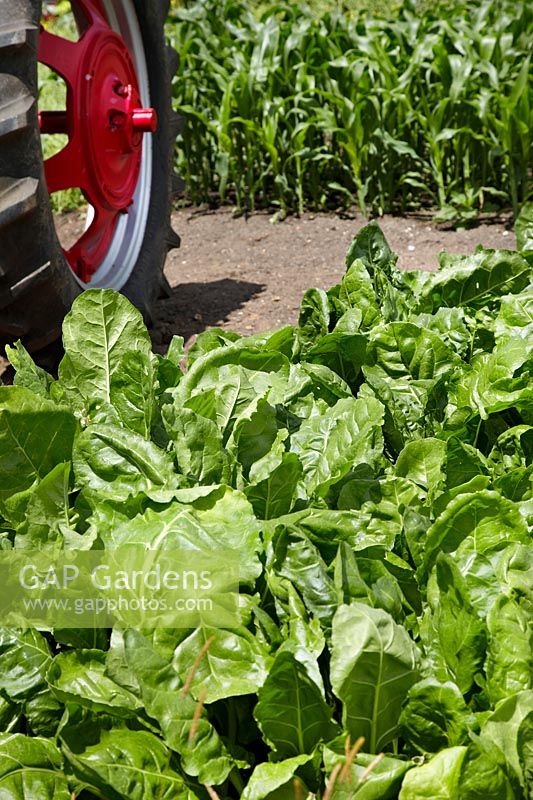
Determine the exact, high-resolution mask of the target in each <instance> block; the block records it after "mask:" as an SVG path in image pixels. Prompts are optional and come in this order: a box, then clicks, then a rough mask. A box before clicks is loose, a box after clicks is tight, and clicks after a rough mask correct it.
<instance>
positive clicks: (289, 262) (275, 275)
mask: <svg viewBox="0 0 533 800" xmlns="http://www.w3.org/2000/svg"><path fill="white" fill-rule="evenodd" d="M173 224H174V228H175V229H176V230H177V231H178V232H179V233H180V235H181V237H182V246H181V249H180V250H174V251H173V252H172V253H170V255H169V258H168V261H167V264H166V268H165V273H166V276H167V278H168V281H169V284H170V286H171V287H172V295H171V296H170V297H168V298H164V299H161V300H160V301H159V303H158V307H157V319H156V324H155V328H154V331H153V340H154V349H155V350H156V351H158V352H164V351H165V348H166V346H167V345H168V342H169V341H170V339H171V338H172V336H173V335H174V334H179V335H181V336H183V337H184V338H185V340H186V342H188V343H191V342H192V341H193V340H194V337H195V336H196V335H197V334H198V333H200V332H201V331H203V330H205V329H206V328H208V327H213V326H219V327H222V328H226V329H231V330H235V331H237V332H238V333H242V334H249V333H254V332H257V331H261V330H268V329H271V328H276V327H279V326H280V325H284V324H287V323H294V322H296V320H297V318H298V308H299V304H300V300H301V297H302V295H303V293H304V292H305V290H306V289H308V288H309V287H311V286H316V287H321V288H324V289H327V288H329V287H330V286H332V285H333V284H335V283H337V282H338V281H339V279H340V278H341V276H342V274H343V271H344V257H345V254H346V251H347V248H348V245H349V244H350V241H351V239H352V237H353V236H354V235H355V234H356V233H357V231H358V230H359V229H360V228H361V227H362V226H363V225H364V224H365V220H364V218H363V217H362V216H361V215H358V214H353V215H350V214H346V215H343V216H342V217H341V216H336V215H333V214H305V215H304V216H302V217H300V218H297V217H290V218H288V219H287V220H285V221H284V222H280V223H276V224H273V223H272V222H271V217H270V216H269V215H268V214H259V213H258V214H253V215H251V216H249V217H248V218H247V219H245V218H243V217H240V218H235V217H234V216H233V214H232V212H231V210H228V209H220V210H217V211H208V212H204V211H198V210H195V209H184V210H180V211H176V212H175V213H174V219H173ZM380 225H381V226H382V228H383V231H384V233H385V236H386V237H387V239H388V241H389V244H390V245H391V247H392V249H393V250H394V251H395V252H397V253H398V255H399V262H398V264H399V266H400V267H401V268H403V269H435V268H436V267H437V259H438V253H439V252H440V251H441V250H448V251H449V252H452V253H464V254H466V253H471V252H473V250H474V249H475V248H476V246H477V245H478V244H483V245H485V246H486V247H494V248H506V249H513V248H514V247H515V246H516V242H515V238H514V234H513V232H512V227H511V224H510V219H509V218H507V217H499V218H497V219H494V218H492V219H487V220H485V221H483V222H481V224H478V225H477V226H476V227H473V228H471V229H469V230H458V231H453V230H445V229H443V228H442V227H439V226H437V225H435V224H433V223H432V221H431V217H430V216H429V215H411V216H408V217H391V216H387V217H383V218H382V219H381V220H380ZM80 226H81V229H83V223H82V220H81V218H80V215H79V214H77V213H74V214H68V215H65V216H63V217H62V218H60V219H59V220H58V228H59V233H60V238H61V240H62V242H63V243H64V244H66V243H68V241H69V240H71V241H72V240H73V239H75V238H77V235H79V233H78V231H79V230H80ZM4 366H5V362H4ZM1 373H2V361H1V359H0V374H1Z"/></svg>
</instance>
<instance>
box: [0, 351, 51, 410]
mask: <svg viewBox="0 0 533 800" xmlns="http://www.w3.org/2000/svg"><path fill="white" fill-rule="evenodd" d="M6 355H7V357H8V359H9V363H10V364H11V365H12V366H13V367H14V368H15V370H16V372H15V377H14V379H13V383H14V385H15V386H23V387H24V388H25V389H29V390H30V391H31V392H33V394H36V395H39V396H40V397H44V398H49V397H50V386H51V385H52V382H53V378H52V376H51V375H49V374H48V372H45V370H44V369H41V367H38V366H37V364H36V363H35V361H34V360H33V358H32V357H31V356H30V354H29V353H28V351H27V350H26V348H25V347H24V345H23V344H22V342H20V341H19V342H15V344H14V346H13V347H10V345H6Z"/></svg>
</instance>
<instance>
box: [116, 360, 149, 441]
mask: <svg viewBox="0 0 533 800" xmlns="http://www.w3.org/2000/svg"><path fill="white" fill-rule="evenodd" d="M109 399H110V402H111V403H112V405H113V406H114V407H115V408H116V410H117V412H118V415H119V417H120V419H121V421H122V424H123V425H124V426H125V427H126V428H129V429H130V430H132V431H134V432H135V433H137V434H139V436H142V437H143V438H144V439H150V433H151V430H152V422H153V419H154V415H155V370H154V362H153V359H152V356H151V355H150V354H149V353H147V352H145V351H143V350H133V351H131V350H128V351H126V352H125V353H122V355H121V356H120V358H119V360H118V362H117V365H116V368H115V369H114V371H113V373H112V375H111V379H110V385H109Z"/></svg>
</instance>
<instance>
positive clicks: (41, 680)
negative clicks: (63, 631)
mask: <svg viewBox="0 0 533 800" xmlns="http://www.w3.org/2000/svg"><path fill="white" fill-rule="evenodd" d="M50 661H51V655H50V649H49V647H48V644H47V642H46V639H45V638H44V636H42V635H41V634H40V633H38V632H37V631H35V630H28V631H20V630H14V629H11V628H0V689H1V690H2V691H4V692H5V694H6V695H7V696H8V697H9V698H12V699H13V700H20V699H23V698H25V697H28V696H30V695H31V694H33V693H34V692H35V691H36V690H38V689H39V688H42V687H43V686H44V684H45V676H46V671H47V669H48V666H49V664H50Z"/></svg>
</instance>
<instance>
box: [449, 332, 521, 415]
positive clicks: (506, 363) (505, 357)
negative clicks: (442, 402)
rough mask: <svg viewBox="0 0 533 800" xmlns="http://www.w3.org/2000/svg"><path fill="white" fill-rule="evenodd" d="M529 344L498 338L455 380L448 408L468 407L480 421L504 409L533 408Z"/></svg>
mask: <svg viewBox="0 0 533 800" xmlns="http://www.w3.org/2000/svg"><path fill="white" fill-rule="evenodd" d="M530 359H531V344H530V343H529V342H528V341H526V340H525V339H522V338H520V337H514V338H511V339H509V338H505V339H502V340H501V341H500V342H498V344H497V345H496V347H495V348H494V350H493V351H492V352H491V353H486V354H483V355H479V356H476V357H475V358H474V359H473V361H472V363H471V366H470V369H466V370H465V371H464V373H463V374H462V375H461V376H460V378H459V379H458V380H457V382H456V385H455V386H454V387H453V389H452V391H451V393H450V398H451V401H452V407H457V408H471V409H472V410H473V411H474V412H475V413H476V414H479V416H480V417H481V419H483V420H486V419H488V417H489V415H490V414H495V413H496V412H498V411H504V410H505V409H508V408H513V407H517V408H519V409H520V408H521V407H524V408H526V409H527V408H529V409H531V408H532V407H533V388H532V386H531V374H530V368H528V367H527V362H528V360H530Z"/></svg>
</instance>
